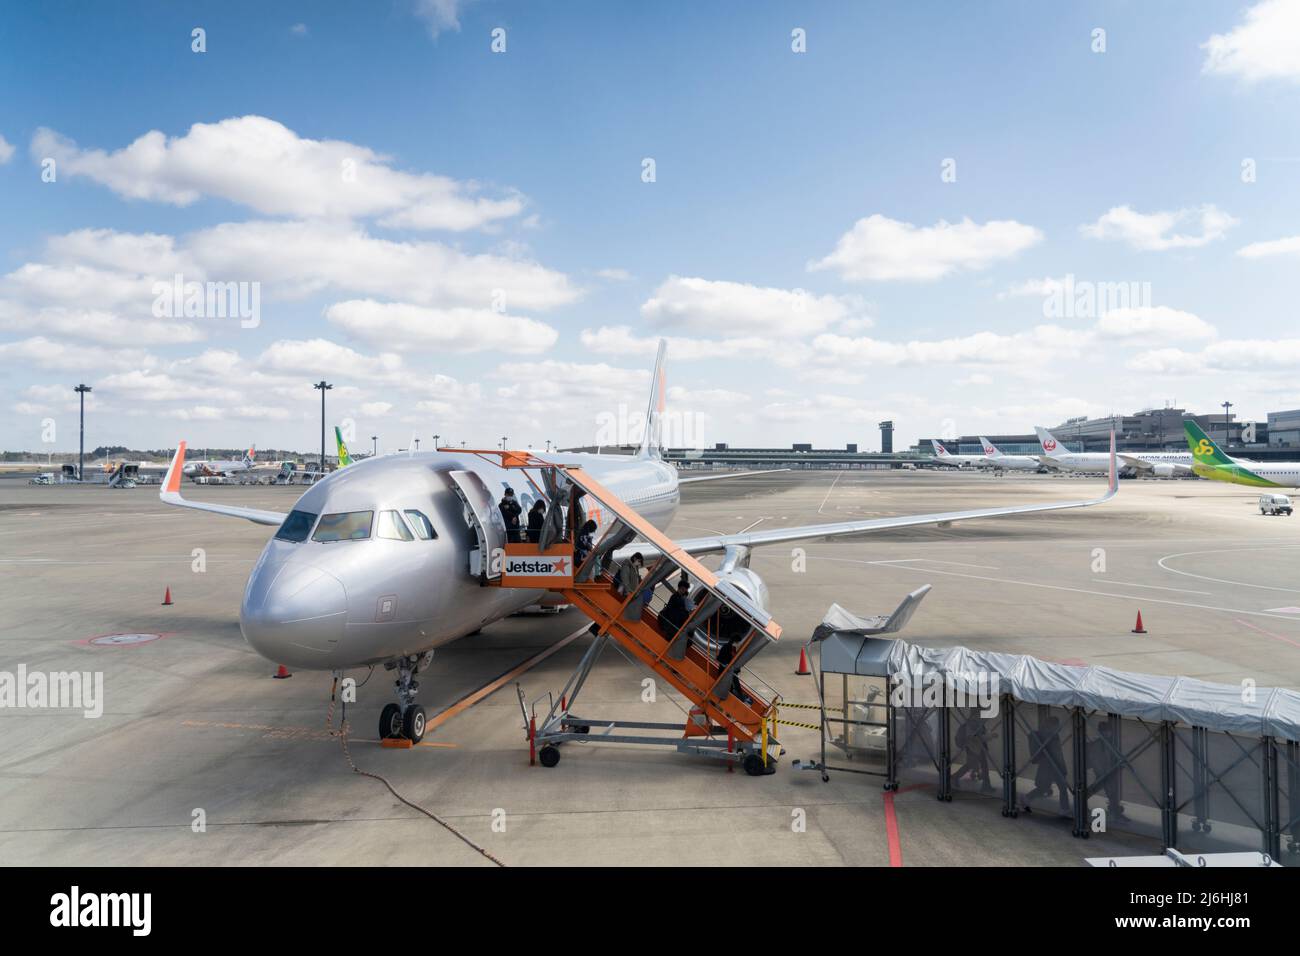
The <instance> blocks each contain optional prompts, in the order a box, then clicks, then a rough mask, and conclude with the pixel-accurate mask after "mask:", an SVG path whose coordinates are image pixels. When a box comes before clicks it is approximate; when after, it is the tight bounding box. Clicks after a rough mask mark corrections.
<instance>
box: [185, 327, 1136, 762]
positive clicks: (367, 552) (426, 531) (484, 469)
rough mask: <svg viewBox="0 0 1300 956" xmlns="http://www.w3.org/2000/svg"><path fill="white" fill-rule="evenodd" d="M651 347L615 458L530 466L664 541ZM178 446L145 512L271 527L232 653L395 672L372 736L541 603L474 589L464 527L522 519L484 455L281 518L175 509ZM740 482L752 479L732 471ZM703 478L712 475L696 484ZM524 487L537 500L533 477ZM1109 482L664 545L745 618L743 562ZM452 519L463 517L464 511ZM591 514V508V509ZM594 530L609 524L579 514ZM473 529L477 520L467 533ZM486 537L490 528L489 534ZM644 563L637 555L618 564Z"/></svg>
mask: <svg viewBox="0 0 1300 956" xmlns="http://www.w3.org/2000/svg"><path fill="white" fill-rule="evenodd" d="M663 357H664V345H663V344H662V343H661V344H660V346H659V355H658V358H657V360H656V362H655V368H654V375H653V377H652V382H651V388H652V391H651V400H650V405H649V408H648V409H647V418H646V423H647V424H646V435H645V440H644V441H643V442H642V445H641V448H640V450H639V452H638V453H637V454H636V455H634V456H629V455H589V454H561V453H552V454H545V455H541V454H537V453H533V454H534V455H535V457H537V458H539V459H542V460H545V461H549V462H555V463H561V464H578V465H581V467H582V468H583V469H584V471H586V472H587V473H588V474H590V475H591V476H592V477H593V478H594V479H595V480H596V481H598V482H600V484H602V485H603V486H605V487H606V488H608V489H609V490H610V491H611V492H613V493H614V494H615V495H617V496H618V497H619V498H621V499H622V500H623V501H625V502H626V503H627V504H629V505H631V506H632V507H633V508H635V509H636V510H637V512H639V513H640V515H641V516H642V517H644V518H645V519H646V520H648V521H649V522H650V523H651V524H653V525H654V526H655V527H656V528H659V529H661V530H662V529H665V528H667V526H668V524H669V522H670V521H671V520H672V517H673V514H674V513H675V512H676V510H677V505H678V502H679V491H678V489H679V487H680V486H681V485H683V484H686V483H687V482H690V481H693V480H699V479H693V478H678V476H677V470H676V468H674V466H673V465H671V464H670V463H668V462H666V461H664V460H663V459H662V458H661V457H660V454H659V430H660V421H661V417H662V412H663V399H664V377H663ZM184 461H185V444H184V443H183V442H182V443H181V445H180V447H179V448H178V449H177V451H176V456H175V458H173V460H172V465H171V468H170V470H169V471H168V473H167V478H166V480H165V481H164V482H163V485H162V490H161V492H160V497H161V498H162V500H163V501H164V502H165V503H167V504H171V505H178V506H181V507H186V508H196V509H198V510H201V511H210V512H214V513H216V514H221V515H229V516H233V517H236V518H245V519H247V520H249V521H253V522H256V523H258V524H264V525H271V526H275V527H277V528H278V529H279V530H278V531H276V533H275V535H274V537H272V538H271V540H270V541H268V542H267V544H266V547H265V548H264V549H263V551H262V556H261V557H260V558H259V559H258V561H257V564H256V565H255V566H254V567H253V570H252V573H251V574H250V575H249V578H248V584H247V586H246V587H245V589H244V598H243V603H242V605H241V606H240V610H239V625H240V629H241V630H242V631H243V634H244V638H245V640H247V641H248V643H249V644H250V645H251V646H252V647H253V649H254V650H256V651H257V652H258V653H260V654H261V655H262V656H264V657H266V658H267V659H268V660H270V661H273V662H276V663H281V664H287V665H289V666H291V667H295V668H308V669H320V670H333V671H341V670H343V669H345V668H353V667H364V666H367V665H375V664H383V665H385V666H386V667H388V668H390V669H396V670H397V671H398V680H397V682H396V683H397V691H398V694H397V695H398V698H399V700H400V707H399V705H397V704H390V705H389V706H388V707H386V708H385V710H384V716H383V718H382V719H381V734H382V735H383V736H397V735H399V734H401V735H405V736H407V737H410V738H411V739H413V740H418V739H419V738H420V736H422V735H423V733H424V710H423V708H421V707H419V706H417V705H416V704H415V695H416V691H417V689H418V687H419V683H418V681H416V680H415V679H414V678H415V676H416V675H417V674H418V673H419V672H420V671H422V670H423V669H424V668H426V667H427V666H428V665H429V663H430V662H431V661H432V659H433V650H434V648H437V647H439V646H441V645H443V644H447V643H449V642H450V641H454V640H456V639H457V638H460V637H464V636H465V635H467V634H473V633H474V632H476V631H478V630H479V629H480V628H482V627H483V626H485V625H487V624H490V623H492V622H493V621H497V620H500V619H501V618H504V617H506V616H508V615H510V614H513V613H515V612H516V611H519V610H521V609H522V608H524V607H527V606H528V605H530V604H535V603H537V602H538V601H539V599H541V598H542V597H543V595H544V592H542V591H537V590H523V589H511V588H500V587H481V586H480V584H479V580H478V577H477V575H476V573H474V572H472V571H471V569H472V568H475V569H476V562H475V560H474V559H475V558H477V557H479V553H478V547H479V546H478V535H479V532H480V531H483V530H484V528H483V525H482V522H481V521H480V522H479V526H478V527H477V528H475V527H473V526H471V525H470V524H469V523H468V521H467V519H469V518H471V516H472V514H478V515H481V516H482V515H486V520H487V521H490V522H492V523H494V524H498V527H497V529H496V533H497V535H498V536H497V537H496V538H492V537H491V535H489V536H488V540H489V542H490V541H493V540H497V541H499V540H502V539H503V533H502V529H501V528H500V527H499V521H500V514H499V511H498V510H497V508H496V504H495V503H496V501H497V499H499V498H500V497H501V494H502V492H503V490H504V488H505V487H506V486H507V485H512V486H514V487H516V488H517V489H518V490H519V492H520V494H519V497H520V498H521V499H522V500H521V504H522V505H523V506H524V509H525V510H527V509H528V507H529V505H530V501H529V497H530V495H528V494H526V493H524V488H526V487H527V485H528V483H527V482H525V481H523V480H521V479H522V476H521V475H520V474H519V472H518V470H516V471H514V472H509V471H506V470H503V469H502V468H500V467H498V465H497V464H496V463H495V462H494V461H491V460H489V458H488V456H485V455H478V454H474V453H472V452H466V451H463V450H460V449H438V450H436V451H433V452H417V453H414V454H396V455H385V456H381V457H375V458H367V459H365V460H362V461H355V462H353V463H352V464H351V465H349V466H347V467H346V468H342V469H340V470H338V471H335V472H334V473H332V474H330V475H328V476H326V477H325V478H324V479H322V480H321V481H319V482H317V483H316V484H314V485H312V486H311V487H310V488H309V489H308V490H307V491H306V492H304V493H303V495H302V497H301V498H299V499H298V501H297V502H296V503H295V504H294V506H293V510H292V511H291V512H289V514H288V515H285V514H282V513H280V512H276V511H260V510H258V509H255V508H245V507H239V506H235V505H225V504H212V503H207V502H198V501H187V500H185V499H184V498H183V497H181V494H180V485H181V466H182V465H183V463H184ZM742 474H753V472H747V473H742ZM708 477H710V478H712V477H716V476H708ZM532 478H533V480H534V481H536V482H537V484H538V486H542V480H541V476H539V475H533V476H532ZM1115 490H1116V482H1115V478H1114V471H1113V469H1112V472H1111V480H1110V485H1109V487H1108V489H1107V491H1106V492H1105V493H1104V494H1103V495H1102V496H1101V497H1099V498H1094V499H1091V500H1083V501H1062V502H1053V503H1047V504H1033V505H1028V504H1024V505H1014V506H1011V507H1003V508H986V509H981V510H975V511H953V512H947V513H942V514H928V515H904V516H898V517H892V518H872V519H859V520H855V521H842V522H836V523H832V524H819V525H804V526H802V527H793V528H772V529H769V530H764V531H750V532H741V533H739V534H719V535H713V536H710V537H703V538H688V539H684V540H679V541H677V542H676V543H677V545H678V547H680V548H681V549H682V550H684V551H686V552H687V553H688V554H691V555H700V554H710V553H725V558H724V561H723V567H722V568H721V569H720V570H719V576H720V577H721V578H722V579H724V580H726V581H728V582H730V583H731V584H732V585H734V586H735V587H737V588H738V589H740V590H741V591H743V592H744V593H745V594H746V595H747V596H748V597H750V598H751V600H753V601H754V602H755V603H756V604H758V605H759V606H760V607H766V606H767V603H768V602H767V597H768V595H767V587H766V585H764V583H763V581H762V579H761V578H759V576H758V575H757V574H755V573H754V572H753V571H752V570H750V569H749V567H748V564H749V549H750V548H753V547H757V546H759V545H768V544H786V543H790V542H795V541H808V540H814V539H819V538H829V537H838V536H841V535H854V534H862V533H865V532H870V531H879V530H884V529H890V528H906V527H912V526H915V525H931V524H947V523H950V522H953V521H962V520H965V519H967V518H984V517H995V516H1000V515H1014V514H1025V513H1029V512H1038V511H1055V510H1058V509H1063V508H1082V507H1087V506H1088V505H1095V504H1099V503H1101V502H1103V501H1106V500H1108V499H1109V498H1111V497H1112V496H1113V495H1114V494H1115ZM467 504H468V505H470V506H472V507H467ZM593 510H594V509H593ZM588 517H591V518H593V519H594V520H596V521H597V522H598V524H599V525H600V526H601V528H602V530H604V528H606V527H608V526H609V524H611V523H612V521H613V518H612V516H608V515H601V514H599V513H590V512H589V513H588ZM475 520H477V519H475ZM489 531H490V529H489ZM638 549H639V550H641V551H643V552H644V553H646V554H647V555H648V554H649V553H651V552H652V551H653V550H654V549H653V548H650V547H648V546H646V545H640V546H629V547H628V548H626V549H624V550H625V551H629V550H638Z"/></svg>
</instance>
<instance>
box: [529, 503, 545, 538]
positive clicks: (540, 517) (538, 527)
mask: <svg viewBox="0 0 1300 956" xmlns="http://www.w3.org/2000/svg"><path fill="white" fill-rule="evenodd" d="M545 523H546V502H545V501H543V500H542V499H541V498H538V499H537V500H536V501H534V502H533V506H532V507H531V508H529V509H528V540H529V541H531V542H532V543H533V544H536V543H537V542H539V541H541V540H542V525H543V524H545Z"/></svg>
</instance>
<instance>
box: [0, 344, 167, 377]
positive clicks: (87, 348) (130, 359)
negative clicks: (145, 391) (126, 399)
mask: <svg viewBox="0 0 1300 956" xmlns="http://www.w3.org/2000/svg"><path fill="white" fill-rule="evenodd" d="M0 360H3V361H5V362H6V363H9V364H11V366H12V367H14V368H18V367H22V366H26V365H34V366H37V367H39V368H57V369H71V370H75V371H79V372H81V373H82V374H83V375H85V374H88V372H87V370H92V371H103V370H105V369H132V368H149V367H153V366H156V365H157V364H158V360H157V359H156V358H155V357H154V356H152V355H150V354H149V353H148V352H144V351H142V350H140V349H105V348H100V347H98V346H93V345H69V344H68V343H66V342H56V341H54V340H52V339H47V338H45V337H44V336H42V335H38V336H34V337H32V338H28V339H20V340H18V341H15V342H0Z"/></svg>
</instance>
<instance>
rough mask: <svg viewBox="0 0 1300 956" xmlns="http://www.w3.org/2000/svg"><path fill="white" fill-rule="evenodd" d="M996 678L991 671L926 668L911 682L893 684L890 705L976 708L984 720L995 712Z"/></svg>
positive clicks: (996, 706) (997, 698)
mask: <svg viewBox="0 0 1300 956" xmlns="http://www.w3.org/2000/svg"><path fill="white" fill-rule="evenodd" d="M999 681H1000V678H999V676H998V674H997V673H996V672H994V671H950V672H943V673H941V672H939V671H927V672H926V673H924V674H921V675H919V676H917V677H916V678H914V679H913V680H912V681H911V682H907V681H900V682H899V683H897V684H895V685H894V689H893V691H892V693H891V694H890V703H891V704H892V705H893V706H894V707H915V708H935V707H961V708H972V709H976V710H978V711H979V715H980V716H981V717H983V718H984V719H985V720H988V719H991V718H993V717H996V716H997V715H998V701H999V699H1000V697H1001V694H1000V693H999V692H998V687H999Z"/></svg>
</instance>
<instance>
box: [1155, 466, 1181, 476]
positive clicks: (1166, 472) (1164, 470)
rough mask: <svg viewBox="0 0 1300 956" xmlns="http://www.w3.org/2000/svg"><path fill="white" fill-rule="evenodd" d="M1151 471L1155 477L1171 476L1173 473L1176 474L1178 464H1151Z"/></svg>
mask: <svg viewBox="0 0 1300 956" xmlns="http://www.w3.org/2000/svg"><path fill="white" fill-rule="evenodd" d="M1151 473H1152V474H1153V475H1155V476H1156V477H1157V478H1172V477H1173V476H1174V475H1176V474H1178V466H1177V465H1170V464H1167V463H1161V464H1158V465H1152V466H1151Z"/></svg>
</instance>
